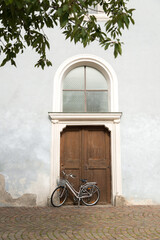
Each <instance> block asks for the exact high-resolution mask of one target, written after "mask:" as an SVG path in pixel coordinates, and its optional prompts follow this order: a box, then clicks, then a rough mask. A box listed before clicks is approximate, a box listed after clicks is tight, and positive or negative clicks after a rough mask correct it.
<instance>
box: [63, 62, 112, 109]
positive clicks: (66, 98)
mask: <svg viewBox="0 0 160 240" xmlns="http://www.w3.org/2000/svg"><path fill="white" fill-rule="evenodd" d="M63 112H108V84H107V79H106V78H105V76H104V75H103V74H102V73H101V72H100V71H99V70H97V69H96V68H93V67H90V66H85V65H83V66H79V67H76V68H73V69H72V70H71V71H70V72H69V73H68V74H67V75H66V77H65V78H64V80H63Z"/></svg>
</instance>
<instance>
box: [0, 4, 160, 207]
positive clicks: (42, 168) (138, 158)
mask: <svg viewBox="0 0 160 240" xmlns="http://www.w3.org/2000/svg"><path fill="white" fill-rule="evenodd" d="M130 5H131V7H132V8H136V11H135V13H134V19H135V25H134V26H130V30H129V31H125V32H124V35H123V38H122V41H124V42H125V45H124V46H123V55H122V56H121V57H118V58H117V59H114V57H113V53H112V51H111V50H109V51H107V52H106V51H104V50H103V49H102V48H101V47H100V46H98V44H97V43H96V42H95V43H93V44H91V45H90V46H88V47H87V48H85V49H84V48H83V47H82V46H81V45H80V44H78V45H74V44H73V43H70V42H69V41H65V40H64V36H63V35H62V34H61V31H60V30H59V29H54V30H52V31H48V32H47V34H48V36H49V38H50V43H51V50H50V52H49V53H48V56H49V58H50V59H51V61H52V62H53V66H52V67H50V68H46V69H45V70H44V71H43V70H41V69H36V68H34V67H33V66H34V63H35V62H36V55H35V54H34V53H33V52H32V51H30V50H27V51H26V52H25V53H24V54H23V55H21V56H19V57H18V59H17V66H18V67H17V68H14V67H12V66H10V65H9V64H8V65H6V66H5V67H3V68H1V69H0V76H1V77H0V114H1V117H0V139H1V144H0V152H1V154H0V174H1V175H3V177H4V179H5V191H7V192H9V193H10V194H11V196H12V199H13V198H18V197H20V196H22V195H23V194H25V193H27V194H28V193H30V194H31V196H29V197H31V198H34V196H36V204H37V205H46V204H47V198H48V197H49V195H50V191H51V188H53V186H52V184H53V182H54V180H53V178H54V176H53V175H55V174H57V175H58V173H57V171H58V170H57V171H56V170H55V167H54V164H53V162H52V160H53V148H54V145H53V141H52V138H54V136H53V134H52V131H53V128H54V127H55V126H58V125H56V123H54V124H52V123H51V121H50V120H49V118H48V112H61V102H60V92H61V82H60V81H63V77H64V76H65V74H67V71H69V69H71V68H72V67H73V65H74V66H77V64H80V62H83V63H84V62H88V64H91V65H92V66H97V68H99V70H101V71H103V70H104V71H106V74H111V75H110V79H112V77H113V79H114V80H113V81H112V80H111V85H110V90H111V96H110V101H111V102H110V106H111V107H110V112H111V113H115V112H120V113H121V112H122V116H121V119H120V115H119V119H120V123H118V126H120V128H119V127H118V130H117V131H114V134H115V133H116V134H117V137H115V138H114V140H113V141H114V142H115V143H114V144H117V145H116V146H118V150H116V151H115V150H113V153H112V156H114V157H113V158H114V159H115V160H113V162H112V163H113V164H117V163H118V164H119V165H117V166H116V167H117V168H115V171H114V172H112V176H114V179H115V182H116V181H117V180H116V179H119V180H118V183H116V184H119V187H118V190H117V188H116V187H115V185H114V187H113V189H114V191H113V192H114V194H113V195H114V196H116V194H119V195H122V196H123V197H124V198H125V199H126V201H127V202H128V204H160V190H159V182H160V175H159V172H160V164H159V161H160V160H159V159H160V148H159V145H160V134H159V133H160V125H159V122H160V108H159V103H160V94H159V89H160V68H159V55H160V47H159V42H160V31H159V29H160V15H159V8H160V2H159V1H158V0H157V1H154V2H153V1H152V2H151V1H149V0H146V1H145V4H144V1H142V0H135V1H130ZM151 16H152V17H151ZM101 24H103V22H102V23H101ZM111 66H112V67H111ZM113 115H114V114H113ZM50 116H51V118H52V121H54V120H58V121H59V122H58V124H59V125H60V124H64V125H65V124H70V122H72V121H73V122H74V123H75V122H76V124H80V120H79V118H80V116H78V117H77V118H76V119H70V120H69V122H67V123H66V120H65V118H64V117H63V119H60V116H61V115H58V114H57V115H54V114H50ZM99 117H100V116H99ZM83 121H84V122H83V123H86V121H88V119H85V118H83ZM94 121H95V118H94V117H93V118H92V119H90V120H89V124H93V123H94ZM96 121H98V122H101V123H103V124H104V125H105V124H106V125H107V124H109V120H108V119H107V116H105V117H104V118H103V120H101V119H100V118H99V119H96ZM114 121H115V119H114V117H113V116H112V119H110V124H111V125H110V128H114V126H115V122H114ZM116 124H117V123H116ZM52 125H54V127H53V128H52ZM116 126H117V125H116ZM59 127H60V126H59ZM57 129H58V127H57ZM57 131H60V130H57ZM119 131H120V132H119ZM118 132H119V133H118ZM54 133H55V132H54ZM57 136H58V132H57ZM57 136H56V137H57ZM112 139H113V138H112ZM117 139H118V140H117ZM116 141H118V143H116ZM115 156H117V157H118V158H116V157H115ZM56 157H57V155H56ZM116 159H119V160H116ZM120 159H121V160H120ZM57 161H58V159H57ZM117 161H118V162H117ZM120 165H121V166H120ZM56 166H57V168H58V165H56ZM52 174H53V175H52ZM0 179H1V178H0ZM2 185H4V182H1V184H0V191H2V190H3V191H4V188H3V189H2V187H1V186H2ZM119 189H120V190H119ZM33 194H34V195H33ZM114 196H113V198H114ZM14 204H16V203H15V202H13V201H11V200H8V201H5V199H1V198H0V206H1V205H2V206H6V205H7V206H10V205H14ZM22 205H23V204H22Z"/></svg>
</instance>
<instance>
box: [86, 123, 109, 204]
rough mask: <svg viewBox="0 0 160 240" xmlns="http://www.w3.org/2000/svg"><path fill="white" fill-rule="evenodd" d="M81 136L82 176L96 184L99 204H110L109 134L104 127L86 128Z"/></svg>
mask: <svg viewBox="0 0 160 240" xmlns="http://www.w3.org/2000/svg"><path fill="white" fill-rule="evenodd" d="M83 136H84V137H83V143H82V145H83V147H84V149H83V157H84V158H83V166H84V167H83V168H82V170H83V175H84V177H85V178H87V179H88V180H89V181H96V182H97V184H98V187H99V188H100V190H101V196H100V201H99V202H100V203H101V204H104V203H111V173H110V172H111V164H110V134H109V132H108V130H106V129H105V128H104V127H88V128H86V129H85V130H84V134H83Z"/></svg>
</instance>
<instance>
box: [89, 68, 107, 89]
mask: <svg viewBox="0 0 160 240" xmlns="http://www.w3.org/2000/svg"><path fill="white" fill-rule="evenodd" d="M86 89H88V90H100V89H101V90H102V89H106V90H107V89H108V87H107V81H106V79H105V77H104V76H103V74H102V73H101V72H99V71H98V70H97V69H95V68H91V67H86Z"/></svg>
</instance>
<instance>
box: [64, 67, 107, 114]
mask: <svg viewBox="0 0 160 240" xmlns="http://www.w3.org/2000/svg"><path fill="white" fill-rule="evenodd" d="M79 67H82V68H83V77H84V78H83V81H84V88H83V89H64V87H63V89H62V109H63V110H62V111H63V112H66V111H64V108H63V96H64V94H63V93H64V92H67V91H68V92H71V91H73V92H83V93H84V113H87V112H108V109H109V108H108V83H107V79H106V78H105V76H104V75H103V74H102V73H101V72H100V71H99V70H98V69H96V68H95V67H91V66H87V65H83V66H79ZM88 67H89V68H92V69H95V70H97V71H98V72H99V73H100V74H102V75H103V77H104V79H105V80H106V85H107V88H106V89H87V87H86V86H87V68H88ZM76 68H78V67H76ZM76 68H73V69H72V70H74V69H76ZM72 70H71V71H72ZM71 71H70V72H71ZM70 72H69V73H70ZM66 76H67V75H66ZM64 81H65V78H64V80H63V82H64ZM62 86H63V84H62ZM88 92H107V111H88V109H87V93H88ZM71 112H76V111H71Z"/></svg>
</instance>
